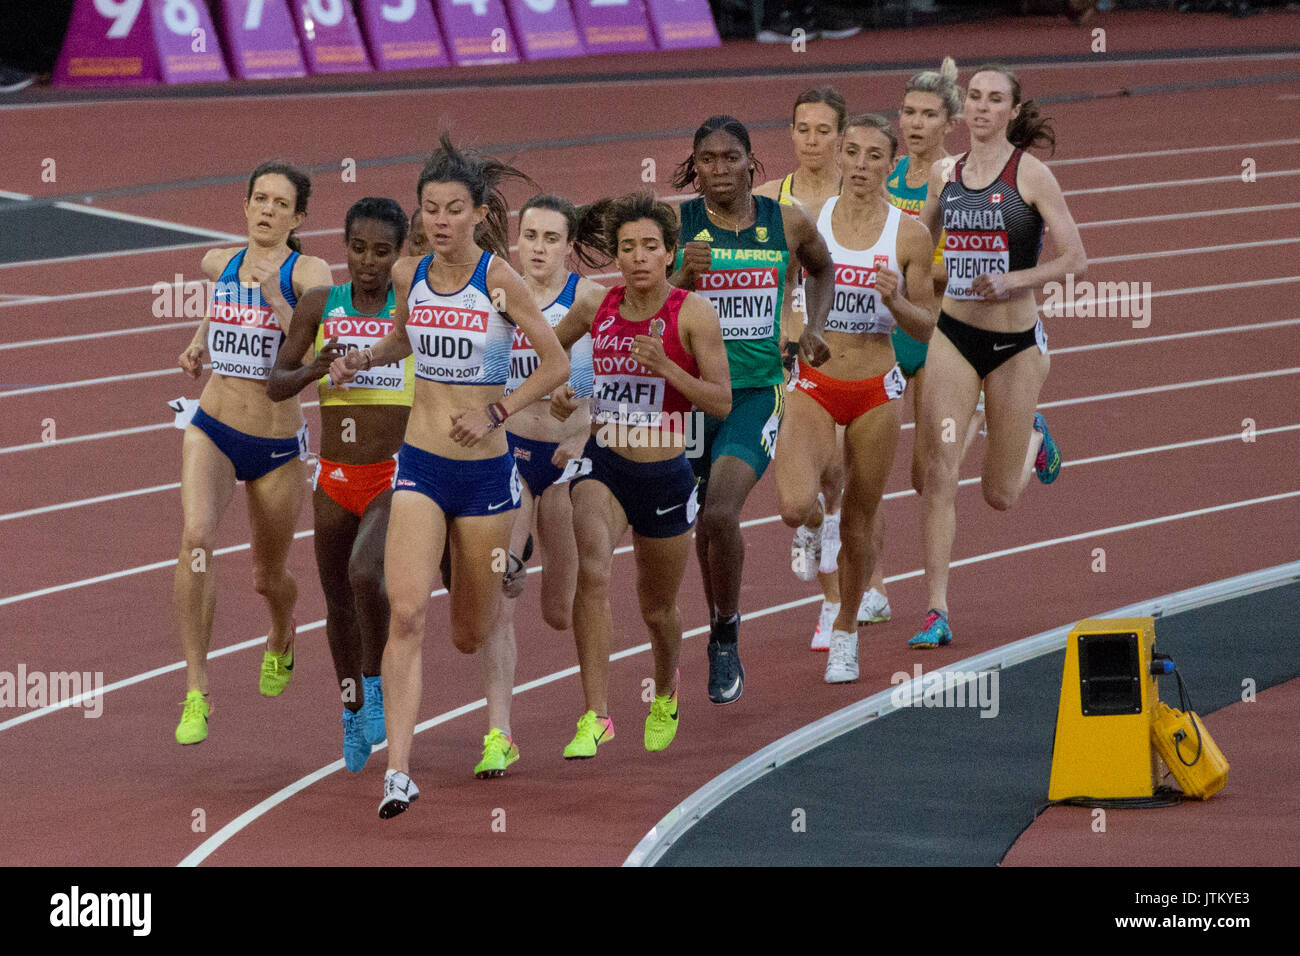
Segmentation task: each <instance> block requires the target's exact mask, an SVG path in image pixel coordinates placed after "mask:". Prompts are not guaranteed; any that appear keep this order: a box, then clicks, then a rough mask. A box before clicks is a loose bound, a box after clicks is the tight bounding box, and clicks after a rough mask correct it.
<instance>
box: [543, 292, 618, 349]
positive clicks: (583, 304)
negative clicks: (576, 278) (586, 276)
mask: <svg viewBox="0 0 1300 956" xmlns="http://www.w3.org/2000/svg"><path fill="white" fill-rule="evenodd" d="M607 292H608V290H607V289H606V288H605V287H604V286H602V285H600V284H599V283H596V282H593V283H591V284H590V285H585V284H584V283H578V294H577V295H576V296H574V298H573V305H571V306H569V311H568V312H566V313H565V314H564V318H562V319H561V320H560V324H559V325H557V326H556V327H555V337H556V338H557V339H558V340H559V342H560V347H561V348H564V349H568V348H570V347H572V345H573V343H574V342H576V341H578V339H580V338H582V337H583V336H584V335H586V334H587V333H588V332H590V331H591V323H592V320H594V319H595V318H596V313H597V312H598V311H600V304H601V303H602V302H604V301H605V295H606V293H607Z"/></svg>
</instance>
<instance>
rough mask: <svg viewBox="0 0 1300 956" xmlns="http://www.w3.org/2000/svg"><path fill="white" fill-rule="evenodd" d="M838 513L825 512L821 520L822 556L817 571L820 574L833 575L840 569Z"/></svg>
mask: <svg viewBox="0 0 1300 956" xmlns="http://www.w3.org/2000/svg"><path fill="white" fill-rule="evenodd" d="M839 557H840V513H839V512H838V511H837V512H835V513H834V514H831V513H829V512H827V514H826V517H825V518H823V519H822V556H821V561H820V562H819V564H818V567H817V570H818V571H819V572H820V573H821V574H834V573H835V572H836V571H838V570H839V569H840V567H839Z"/></svg>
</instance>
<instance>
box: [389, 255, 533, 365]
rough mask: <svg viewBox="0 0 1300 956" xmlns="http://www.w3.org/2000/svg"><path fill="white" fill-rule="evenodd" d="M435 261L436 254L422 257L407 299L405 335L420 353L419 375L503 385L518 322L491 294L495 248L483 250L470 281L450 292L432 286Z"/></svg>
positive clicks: (412, 346)
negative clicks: (490, 271)
mask: <svg viewBox="0 0 1300 956" xmlns="http://www.w3.org/2000/svg"><path fill="white" fill-rule="evenodd" d="M432 261H433V256H432V254H430V255H427V256H425V257H424V258H423V259H421V260H420V264H419V265H418V266H417V267H416V269H415V280H414V281H413V282H412V283H411V294H410V295H409V296H407V299H406V302H407V307H408V308H409V310H410V318H408V319H407V320H406V335H407V338H409V339H410V340H411V350H412V351H413V352H414V353H415V377H416V378H422V379H424V380H425V381H426V382H446V383H449V384H452V385H504V384H505V383H506V379H507V378H508V377H509V373H510V333H511V331H512V330H513V329H514V327H515V326H514V323H513V322H511V321H510V319H509V318H507V317H506V316H505V315H504V314H503V313H501V312H499V311H497V308H496V306H494V305H493V304H492V297H491V296H490V295H489V294H488V289H487V274H488V266H489V265H490V264H491V262H492V253H490V252H484V253H483V254H482V255H481V256H479V260H478V266H477V267H476V268H475V269H474V274H473V275H472V276H470V280H469V282H467V283H465V285H464V286H463V287H462V288H460V289H459V290H457V291H456V292H452V293H450V294H448V295H442V294H441V293H438V292H434V291H433V289H431V288H430V287H429V263H431V262H432Z"/></svg>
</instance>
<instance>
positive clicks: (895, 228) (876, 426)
mask: <svg viewBox="0 0 1300 956" xmlns="http://www.w3.org/2000/svg"><path fill="white" fill-rule="evenodd" d="M897 145H898V144H897V141H896V140H895V139H894V134H893V131H892V130H891V129H890V128H889V121H888V120H886V119H885V118H884V117H882V116H869V115H862V116H854V117H850V118H849V120H848V121H847V123H846V124H845V130H844V141H843V145H842V146H841V147H840V171H841V173H842V174H843V177H844V186H843V189H842V190H841V192H840V195H839V196H838V197H836V198H832V199H830V200H828V201H827V203H826V205H824V206H823V207H822V211H821V215H820V216H819V218H818V221H817V229H818V231H819V232H820V233H821V234H822V236H823V238H825V240H826V244H827V246H829V247H830V251H831V258H832V259H833V260H834V262H835V298H834V302H833V304H832V306H831V310H830V315H829V316H828V317H827V320H826V325H825V329H824V331H825V337H826V344H827V345H828V346H829V347H830V353H831V357H830V359H828V360H827V361H826V362H825V363H824V364H821V365H819V366H817V367H815V368H814V367H811V366H808V365H805V364H803V363H800V364H799V365H798V366H797V369H796V374H795V375H794V376H792V378H791V384H792V394H791V396H790V398H789V400H788V403H787V407H786V417H785V421H784V422H783V423H782V425H781V454H780V455H778V456H777V459H776V463H775V465H774V466H773V468H774V471H775V474H776V487H777V496H778V498H779V500H780V506H781V517H782V519H783V520H784V521H785V522H786V524H788V525H791V526H799V525H805V524H807V518H808V516H809V514H810V513H812V512H815V511H816V510H817V509H818V507H819V505H818V501H817V493H818V488H819V485H820V483H821V482H820V480H819V479H820V476H821V475H822V474H824V472H825V469H826V468H827V466H828V465H829V463H830V462H831V461H832V460H833V459H834V458H835V457H836V455H837V453H838V450H837V445H836V440H835V426H836V425H842V426H844V429H845V431H844V452H843V454H844V458H845V465H844V470H845V474H846V475H847V481H846V485H845V489H844V511H843V518H842V524H841V527H840V535H841V545H842V547H841V551H840V557H839V578H840V581H839V583H840V595H841V597H842V598H843V601H842V603H841V605H840V610H839V611H838V612H837V615H836V618H835V620H834V621H833V622H832V633H831V635H830V641H829V644H830V648H829V649H830V656H829V658H828V660H827V663H826V682H827V683H829V684H835V683H842V682H845V681H852V680H857V677H858V636H857V613H856V612H857V607H858V604H859V601H860V600H861V597H862V591H863V587H864V584H865V581H866V576H867V573H868V570H869V569H870V567H871V565H872V563H873V561H874V554H873V550H874V549H873V543H872V540H871V537H872V536H871V526H872V520H873V517H874V514H875V512H876V510H877V508H878V507H879V505H880V498H881V495H882V493H883V492H884V486H885V480H886V479H887V478H888V477H889V470H890V468H891V467H892V466H893V461H894V450H895V447H896V446H897V444H898V429H899V423H900V420H901V412H900V405H901V403H899V402H896V401H894V399H897V398H899V397H900V396H901V395H902V394H903V389H904V387H905V383H904V379H903V376H902V373H901V372H900V371H899V368H898V364H897V362H896V360H895V358H894V347H893V344H892V343H891V342H890V338H889V333H890V332H891V331H892V329H893V326H894V325H895V324H896V323H897V324H901V325H903V326H905V327H906V328H908V329H910V330H911V333H912V335H914V336H915V337H916V338H917V339H919V340H921V341H925V340H926V339H928V338H929V337H930V334H931V332H932V331H933V328H934V312H933V308H934V293H933V290H932V289H931V285H930V261H931V255H932V249H931V243H930V237H929V234H928V233H927V232H926V231H925V229H924V228H923V227H922V226H921V225H920V224H919V223H917V222H915V221H913V220H911V219H909V218H908V217H906V216H904V215H903V214H902V213H901V212H900V211H899V210H898V209H896V208H894V207H893V206H892V205H890V204H889V203H888V202H887V201H886V200H885V198H884V196H883V193H882V189H881V187H882V185H883V183H884V181H885V177H886V176H887V175H888V173H889V169H890V166H891V165H892V164H893V160H894V150H895V148H896V147H897ZM822 332H823V329H822V328H821V327H820V326H819V325H818V324H817V323H816V320H815V319H810V320H809V323H808V329H807V334H809V335H820V334H822Z"/></svg>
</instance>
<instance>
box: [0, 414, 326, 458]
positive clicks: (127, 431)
mask: <svg viewBox="0 0 1300 956" xmlns="http://www.w3.org/2000/svg"><path fill="white" fill-rule="evenodd" d="M318 405H320V402H319V401H311V402H303V403H302V404H301V405H300V406H299V407H300V408H315V407H317V406H318ZM174 427H175V426H174V425H173V423H172V422H159V423H158V424H157V425H136V426H135V427H134V428H118V429H115V430H113V431H108V432H91V433H89V434H86V435H69V436H68V437H66V438H60V439H58V440H57V441H33V442H28V443H27V444H26V445H7V446H5V447H4V448H0V455H7V454H10V453H12V452H19V451H36V450H38V449H42V448H58V447H59V446H60V445H72V444H75V443H77V442H83V441H98V440H99V439H101V438H121V437H123V436H125V435H139V434H140V433H141V432H157V431H162V430H163V429H166V428H174Z"/></svg>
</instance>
